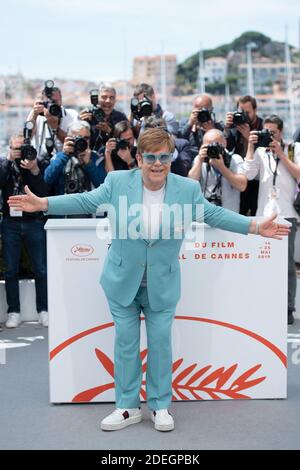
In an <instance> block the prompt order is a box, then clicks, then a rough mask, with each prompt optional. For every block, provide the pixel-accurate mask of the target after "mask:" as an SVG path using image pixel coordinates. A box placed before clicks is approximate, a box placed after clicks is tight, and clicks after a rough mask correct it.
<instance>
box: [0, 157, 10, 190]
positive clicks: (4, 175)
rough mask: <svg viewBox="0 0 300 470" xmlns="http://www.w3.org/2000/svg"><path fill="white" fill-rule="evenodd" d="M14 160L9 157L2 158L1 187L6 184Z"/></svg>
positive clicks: (0, 161) (0, 166)
mask: <svg viewBox="0 0 300 470" xmlns="http://www.w3.org/2000/svg"><path fill="white" fill-rule="evenodd" d="M11 164H12V162H11V161H10V160H9V159H8V158H5V157H3V158H0V189H3V187H4V186H6V183H7V180H8V178H9V175H10V170H11Z"/></svg>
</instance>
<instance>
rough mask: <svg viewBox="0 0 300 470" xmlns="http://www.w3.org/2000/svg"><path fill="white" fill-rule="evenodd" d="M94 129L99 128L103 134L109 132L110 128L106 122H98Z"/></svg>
mask: <svg viewBox="0 0 300 470" xmlns="http://www.w3.org/2000/svg"><path fill="white" fill-rule="evenodd" d="M96 129H99V130H100V131H101V132H104V133H105V134H111V131H112V128H111V127H110V126H109V125H108V124H107V122H99V123H98V124H97V125H96Z"/></svg>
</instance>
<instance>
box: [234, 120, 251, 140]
mask: <svg viewBox="0 0 300 470" xmlns="http://www.w3.org/2000/svg"><path fill="white" fill-rule="evenodd" d="M237 130H238V131H239V132H240V134H242V136H243V137H244V139H246V140H247V141H248V140H249V135H250V126H249V124H247V123H246V124H242V125H240V126H237Z"/></svg>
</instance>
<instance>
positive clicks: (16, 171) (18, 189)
mask: <svg viewBox="0 0 300 470" xmlns="http://www.w3.org/2000/svg"><path fill="white" fill-rule="evenodd" d="M11 176H12V180H13V187H14V189H13V192H14V196H16V195H17V194H23V193H24V184H23V180H22V174H21V171H20V168H19V167H18V165H17V164H16V162H13V165H12V172H11Z"/></svg>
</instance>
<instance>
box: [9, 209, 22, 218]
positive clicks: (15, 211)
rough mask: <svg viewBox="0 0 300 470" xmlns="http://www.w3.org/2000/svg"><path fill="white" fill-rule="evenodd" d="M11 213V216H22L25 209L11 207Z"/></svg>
mask: <svg viewBox="0 0 300 470" xmlns="http://www.w3.org/2000/svg"><path fill="white" fill-rule="evenodd" d="M9 215H10V216H11V217H22V216H23V211H17V210H16V209H14V208H13V207H10V208H9Z"/></svg>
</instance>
